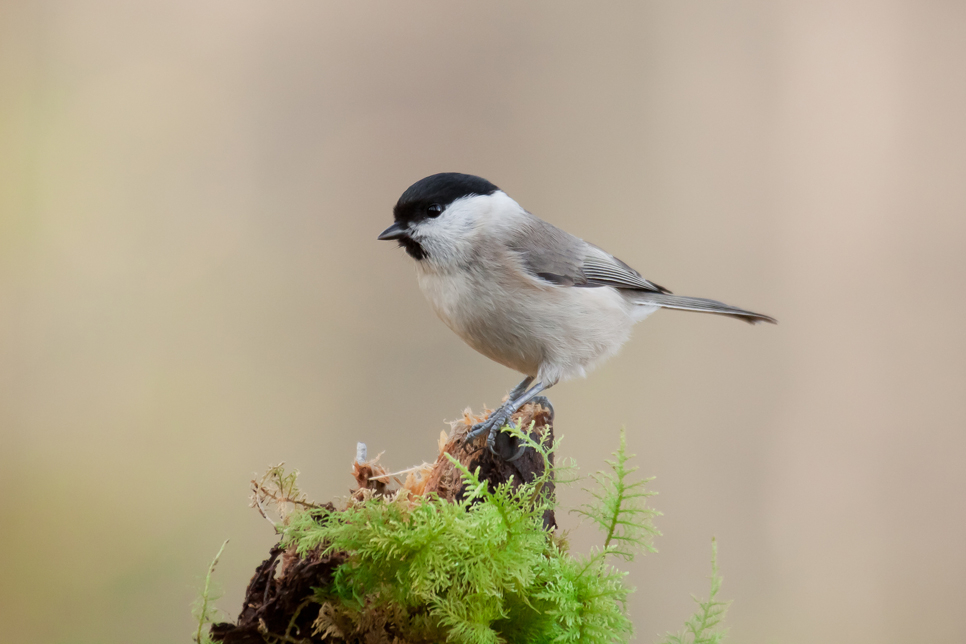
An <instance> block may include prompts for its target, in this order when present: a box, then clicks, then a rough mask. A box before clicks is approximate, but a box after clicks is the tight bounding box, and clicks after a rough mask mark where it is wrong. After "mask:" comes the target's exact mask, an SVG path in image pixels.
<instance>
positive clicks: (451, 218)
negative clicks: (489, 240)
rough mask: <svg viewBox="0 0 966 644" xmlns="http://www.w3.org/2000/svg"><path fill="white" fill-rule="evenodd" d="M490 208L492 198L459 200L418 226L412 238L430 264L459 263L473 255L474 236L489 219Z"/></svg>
mask: <svg viewBox="0 0 966 644" xmlns="http://www.w3.org/2000/svg"><path fill="white" fill-rule="evenodd" d="M497 194H502V193H497ZM493 206H494V203H493V195H474V196H472V197H462V198H460V199H457V200H456V201H454V202H453V203H451V204H450V205H449V207H447V208H446V210H445V211H443V214H441V215H440V216H439V217H436V218H435V219H426V220H423V221H421V222H419V224H417V225H416V227H415V230H414V231H413V238H414V239H416V240H417V241H418V242H419V243H420V244H421V245H422V246H423V248H425V249H426V252H427V253H428V254H429V258H430V261H433V262H436V263H442V264H447V263H451V262H456V261H459V260H460V259H461V258H465V257H468V256H469V255H471V254H472V253H471V251H472V243H473V239H472V236H473V233H474V232H475V231H476V230H477V229H478V228H479V227H480V226H481V225H483V224H484V222H486V221H487V220H488V219H490V215H491V212H492V211H493Z"/></svg>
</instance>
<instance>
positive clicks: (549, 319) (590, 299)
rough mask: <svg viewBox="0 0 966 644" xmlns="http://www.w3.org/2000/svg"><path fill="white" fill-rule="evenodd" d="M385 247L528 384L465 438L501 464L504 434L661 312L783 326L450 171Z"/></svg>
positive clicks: (427, 185)
mask: <svg viewBox="0 0 966 644" xmlns="http://www.w3.org/2000/svg"><path fill="white" fill-rule="evenodd" d="M378 239H379V240H383V241H396V242H397V243H398V245H399V246H400V247H402V248H403V249H405V251H406V253H407V254H408V255H409V256H410V257H411V258H412V259H413V260H414V261H415V264H416V278H417V281H418V283H419V287H420V289H421V290H422V292H423V294H424V295H425V296H426V298H427V299H428V300H429V303H430V304H431V305H432V307H433V309H434V310H435V312H436V314H437V315H438V316H439V317H440V319H441V320H442V321H443V322H444V323H445V324H446V326H448V327H449V328H450V329H452V330H453V331H454V332H455V333H456V334H457V335H458V336H459V337H460V338H462V339H463V340H464V341H465V342H466V343H467V344H468V345H469V346H470V347H472V348H473V349H475V350H476V351H478V352H480V353H482V354H483V355H484V356H486V357H488V358H490V359H491V360H494V361H496V362H498V363H500V364H502V365H505V366H507V367H509V368H511V369H514V370H516V371H518V372H520V373H521V374H523V375H524V376H525V377H524V379H523V380H522V381H521V382H520V383H519V384H518V385H517V386H516V387H515V388H514V389H513V390H512V391H511V392H510V394H509V396H508V397H507V400H506V402H505V403H504V404H502V405H501V406H500V407H498V408H497V409H495V410H494V411H493V412H492V413H491V414H490V415H489V416H488V417H487V418H486V419H485V420H484V421H482V422H480V423H476V424H475V425H473V427H472V428H471V430H470V431H469V432H468V434H467V436H466V439H465V441H466V443H469V442H470V441H472V440H474V439H475V438H477V437H478V436H481V435H482V434H484V433H486V434H487V445H488V447H489V449H490V450H491V451H492V452H494V453H496V451H495V437H496V434H497V433H498V432H499V431H501V430H502V429H503V427H504V426H505V425H506V424H508V423H509V422H511V417H512V415H513V414H514V413H516V412H517V411H518V410H519V409H520V408H521V407H522V406H523V405H525V404H526V403H528V402H530V401H531V400H533V399H534V398H535V397H537V396H539V395H540V394H541V393H542V392H544V391H546V390H547V389H549V388H550V387H552V386H553V385H555V384H557V383H559V382H562V381H565V380H568V379H571V378H574V377H578V376H585V375H586V374H587V373H588V372H589V371H590V370H591V369H593V368H594V367H596V366H598V365H599V364H600V363H602V362H603V361H604V360H606V359H608V358H610V357H612V356H613V355H614V354H616V353H617V352H618V350H619V349H620V348H621V346H622V345H623V344H624V343H625V342H626V341H627V340H628V338H629V337H630V333H631V327H632V326H633V325H634V324H635V323H637V322H640V321H641V320H643V319H644V318H646V317H648V316H649V315H651V314H652V313H654V312H655V311H657V310H658V309H662V308H664V309H677V310H681V311H695V312H698V313H712V314H716V315H723V316H727V317H733V318H737V319H739V320H743V321H745V322H749V323H751V324H755V323H758V322H768V323H772V324H775V323H777V321H776V320H775V319H774V318H772V317H770V316H768V315H764V314H762V313H754V312H752V311H747V310H745V309H741V308H738V307H735V306H731V305H728V304H724V303H722V302H718V301H715V300H708V299H704V298H697V297H685V296H680V295H674V294H673V293H671V291H669V290H668V289H666V288H664V287H663V286H660V285H658V284H655V283H654V282H652V281H650V280H647V279H644V278H643V277H642V276H641V274H640V273H638V272H637V271H636V270H634V269H633V268H631V267H630V266H628V265H627V264H625V263H624V262H622V261H621V260H619V259H617V258H616V257H614V256H613V255H611V254H610V253H608V252H606V251H604V250H603V249H601V248H599V247H598V246H595V245H594V244H591V243H589V242H586V241H584V240H582V239H580V238H578V237H575V236H574V235H571V234H570V233H568V232H565V231H563V230H561V229H560V228H557V227H556V226H554V225H552V224H550V223H547V222H546V221H543V220H542V219H540V218H538V217H536V216H535V215H533V214H531V213H529V212H528V211H526V210H525V209H524V208H523V207H522V206H520V204H518V203H517V202H516V201H514V200H513V199H512V198H511V197H510V196H509V195H507V193H506V192H504V191H503V190H500V189H499V188H498V187H497V186H496V185H494V184H492V183H490V182H489V181H487V180H486V179H483V178H481V177H478V176H475V175H471V174H462V173H458V172H443V173H439V174H433V175H431V176H428V177H425V178H423V179H420V180H419V181H417V182H415V183H414V184H412V185H411V186H409V188H407V189H406V190H405V191H404V192H403V193H402V196H400V197H399V200H398V201H397V202H396V205H395V207H394V208H393V224H392V225H391V226H389V227H388V228H386V229H385V230H384V231H382V233H380V234H379V236H378ZM521 453H522V449H520V450H518V451H517V453H516V454H514V455H513V456H512V457H510V458H508V459H507V460H514V459H515V458H518V457H519V456H520V454H521Z"/></svg>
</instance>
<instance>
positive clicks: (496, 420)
mask: <svg viewBox="0 0 966 644" xmlns="http://www.w3.org/2000/svg"><path fill="white" fill-rule="evenodd" d="M511 416H512V414H511V413H509V412H508V411H507V410H506V409H504V408H502V407H501V408H499V409H497V410H496V411H494V412H493V413H492V414H490V416H489V418H487V419H486V420H484V421H483V422H481V423H476V424H475V425H473V427H472V428H470V431H469V432H468V433H467V434H466V438H465V439H464V442H465V443H470V442H472V441H473V440H475V439H476V438H477V437H478V436H481V435H482V434H483V433H487V436H486V447H487V449H489V450H490V452H491V453H493V454H495V455H496V456H500V453H499V452H498V451H497V449H496V436H497V434H499V433H500V431H501V430H502V429H503V428H504V427H505V426H507V425H509V426H512V427H514V428H516V425H514V424H513V421H512V420H511ZM525 450H526V446H525V445H521V446H520V447H518V448H517V450H516V452H514V453H513V455H512V456H511V457H510V458H507V459H505V460H506V461H507V462H509V463H512V462H513V461H515V460H517V459H518V458H520V457H521V456H523V452H524V451H525Z"/></svg>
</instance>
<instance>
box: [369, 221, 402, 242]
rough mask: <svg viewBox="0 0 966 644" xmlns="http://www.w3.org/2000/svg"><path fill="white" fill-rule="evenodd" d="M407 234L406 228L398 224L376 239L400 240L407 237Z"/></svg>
mask: <svg viewBox="0 0 966 644" xmlns="http://www.w3.org/2000/svg"><path fill="white" fill-rule="evenodd" d="M406 234H407V233H406V229H405V227H403V226H402V225H400V224H399V223H398V222H397V223H395V224H393V225H392V226H390V227H389V228H386V229H385V230H384V231H382V232H381V233H379V236H378V237H376V239H378V240H380V241H391V240H393V239H399V238H401V237H405V236H406Z"/></svg>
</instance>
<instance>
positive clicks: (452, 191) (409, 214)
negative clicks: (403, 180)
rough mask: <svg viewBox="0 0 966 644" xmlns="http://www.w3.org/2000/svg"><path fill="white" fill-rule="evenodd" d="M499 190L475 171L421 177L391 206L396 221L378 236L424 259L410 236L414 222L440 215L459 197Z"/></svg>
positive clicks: (424, 254) (418, 246) (420, 250)
mask: <svg viewBox="0 0 966 644" xmlns="http://www.w3.org/2000/svg"><path fill="white" fill-rule="evenodd" d="M497 190H499V188H497V187H496V186H495V185H493V184H492V183H490V182H489V181H487V180H486V179H483V178H482V177H477V176H474V175H472V174H461V173H459V172H441V173H439V174H434V175H430V176H428V177H426V178H425V179H420V180H419V181H417V182H416V183H414V184H413V185H411V186H409V187H408V188H406V192H404V193H402V196H401V197H399V201H397V202H396V206H395V207H394V208H393V209H392V214H393V218H394V219H395V220H396V221H395V223H394V224H393V225H392V226H390V227H389V228H387V229H386V230H384V231H382V233H381V234H380V235H379V237H378V239H381V240H397V241H398V242H399V245H400V246H402V247H403V248H405V249H406V252H407V253H409V254H410V255H411V256H412V257H414V258H415V259H423V258H424V257H426V252H425V251H424V250H423V248H422V247H421V246H420V245H419V244H418V243H417V242H416V241H414V240H413V239H412V238H411V237H410V236H409V228H410V227H411V226H412V225H413V224H417V223H419V222H420V221H423V220H426V219H433V218H435V217H439V216H440V215H441V214H442V213H443V211H444V210H446V208H447V207H449V205H450V204H451V203H453V202H454V201H456V200H457V199H461V198H462V197H469V196H472V195H491V194H493V193H494V192H496V191H497Z"/></svg>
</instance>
